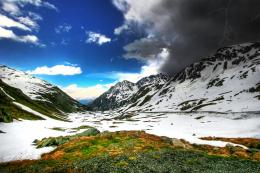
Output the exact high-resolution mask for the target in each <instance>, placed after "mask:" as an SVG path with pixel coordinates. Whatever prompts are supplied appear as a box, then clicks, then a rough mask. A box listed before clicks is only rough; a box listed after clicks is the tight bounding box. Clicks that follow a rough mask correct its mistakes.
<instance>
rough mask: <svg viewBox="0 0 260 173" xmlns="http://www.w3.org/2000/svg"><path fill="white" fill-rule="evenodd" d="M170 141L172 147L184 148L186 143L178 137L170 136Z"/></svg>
mask: <svg viewBox="0 0 260 173" xmlns="http://www.w3.org/2000/svg"><path fill="white" fill-rule="evenodd" d="M171 142H172V145H173V146H174V147H181V148H186V145H185V144H184V143H183V142H182V141H181V140H180V139H177V138H172V141H171Z"/></svg>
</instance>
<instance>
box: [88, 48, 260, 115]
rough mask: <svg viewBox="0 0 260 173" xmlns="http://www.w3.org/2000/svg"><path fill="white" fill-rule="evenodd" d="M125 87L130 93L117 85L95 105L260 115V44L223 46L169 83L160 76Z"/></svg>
mask: <svg viewBox="0 0 260 173" xmlns="http://www.w3.org/2000/svg"><path fill="white" fill-rule="evenodd" d="M154 78H156V79H158V80H155V79H154ZM150 79H151V80H150ZM144 81H145V82H144ZM124 84H126V86H125V87H124V88H128V90H127V91H126V90H121V88H120V87H118V84H117V85H115V86H114V87H112V88H111V89H110V90H109V91H108V92H106V93H104V94H103V95H102V96H100V97H99V98H97V99H96V100H95V101H94V102H93V104H92V105H91V106H92V107H93V108H94V109H98V110H108V109H117V110H119V111H137V110H139V111H151V112H157V111H158V112H160V111H218V112H245V111H260V43H244V44H239V45H232V46H228V47H223V48H220V49H218V50H217V52H216V53H215V54H213V55H212V56H209V57H206V58H204V59H201V60H200V61H199V62H196V63H193V64H191V65H190V66H187V67H186V68H184V69H183V70H181V71H180V72H179V73H177V74H176V75H175V76H173V77H172V78H170V79H169V80H167V77H165V78H164V75H161V74H160V75H158V76H150V77H146V78H144V79H141V80H140V81H139V82H137V83H136V84H133V83H130V82H127V81H124ZM119 85H120V83H119ZM115 89H116V92H113V91H114V90H115ZM120 95H125V97H120ZM118 96H119V97H118ZM111 98H113V99H111ZM111 104H112V105H113V106H111Z"/></svg>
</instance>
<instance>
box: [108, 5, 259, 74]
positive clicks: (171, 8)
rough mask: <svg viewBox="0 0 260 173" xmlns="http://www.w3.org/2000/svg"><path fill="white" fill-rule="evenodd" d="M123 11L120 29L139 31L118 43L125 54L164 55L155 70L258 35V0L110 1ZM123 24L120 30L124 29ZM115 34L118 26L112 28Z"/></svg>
mask: <svg viewBox="0 0 260 173" xmlns="http://www.w3.org/2000/svg"><path fill="white" fill-rule="evenodd" d="M113 2H114V4H115V5H116V6H117V7H118V8H119V9H120V10H121V11H122V12H123V13H124V17H125V22H124V24H123V25H122V26H120V29H121V30H120V34H123V33H124V32H126V30H135V29H136V26H138V29H140V28H142V29H143V32H144V33H145V36H144V37H143V38H140V39H137V40H135V41H133V42H132V43H129V44H128V45H126V46H125V47H124V49H125V51H126V54H125V55H124V56H125V57H126V58H136V59H140V60H143V61H147V60H153V59H155V60H156V59H157V57H158V55H159V54H160V53H161V51H162V50H163V49H164V50H165V49H167V51H168V53H169V56H168V58H167V59H165V60H164V61H165V62H164V63H161V64H162V65H161V67H160V71H161V72H165V73H168V74H174V73H176V72H177V71H179V70H180V69H182V68H184V67H185V66H186V65H188V64H191V63H193V62H195V61H197V60H198V59H200V58H202V57H206V56H208V55H210V54H212V53H214V52H215V50H216V49H218V48H219V47H223V46H227V45H232V44H238V43H243V42H250V41H259V39H260V11H259V9H260V1H259V0H145V1H142V0H114V1H113ZM124 28H125V31H124ZM117 34H119V33H118V29H117Z"/></svg>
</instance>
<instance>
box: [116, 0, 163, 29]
mask: <svg viewBox="0 0 260 173" xmlns="http://www.w3.org/2000/svg"><path fill="white" fill-rule="evenodd" d="M160 2H162V0H145V1H140V0H113V4H114V5H115V6H116V7H117V8H118V9H119V10H121V11H122V12H123V13H124V18H125V22H124V24H123V25H122V26H120V27H118V28H119V29H121V32H122V30H125V29H128V28H126V27H124V26H125V25H128V24H131V23H132V22H133V23H143V21H146V20H147V19H148V18H149V19H152V20H156V19H158V16H156V15H154V14H153V13H152V12H153V8H154V7H156V5H158V4H159V3H160ZM156 21H157V20H156ZM158 25H160V24H158ZM121 32H120V33H121Z"/></svg>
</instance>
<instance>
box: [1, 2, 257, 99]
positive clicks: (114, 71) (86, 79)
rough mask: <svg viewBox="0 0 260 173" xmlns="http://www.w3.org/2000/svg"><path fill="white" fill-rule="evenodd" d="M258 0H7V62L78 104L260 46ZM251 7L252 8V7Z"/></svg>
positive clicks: (4, 51) (4, 38)
mask: <svg viewBox="0 0 260 173" xmlns="http://www.w3.org/2000/svg"><path fill="white" fill-rule="evenodd" d="M259 8H260V1H259V0H250V1H246V2H245V1H244V0H236V1H226V0H219V1H216V2H215V1H214V2H213V1H209V0H200V1H190V0H0V64H5V65H8V66H11V67H14V68H17V69H20V70H24V71H27V72H28V73H31V74H33V75H36V76H38V77H40V78H43V79H45V80H47V81H50V82H51V83H53V84H55V85H58V86H59V87H60V88H61V89H63V90H64V91H65V92H67V93H68V94H69V95H70V96H72V97H73V98H75V99H78V100H84V99H93V98H95V97H97V96H99V95H100V94H102V93H103V92H104V91H106V90H108V89H109V88H110V87H111V86H112V85H114V84H115V83H116V82H119V81H122V80H129V81H132V82H136V81H138V80H139V79H141V78H142V77H145V76H149V75H153V74H158V73H166V74H169V75H174V74H176V72H178V71H180V70H181V69H183V68H184V67H186V66H187V65H189V64H191V63H194V62H196V61H198V60H199V59H200V58H203V57H205V56H208V55H210V54H212V53H214V52H215V51H216V50H217V49H218V48H220V47H223V46H227V45H232V44H238V43H244V42H249V41H259V29H260V22H259V21H260V17H259ZM249 9H250V10H249Z"/></svg>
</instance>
